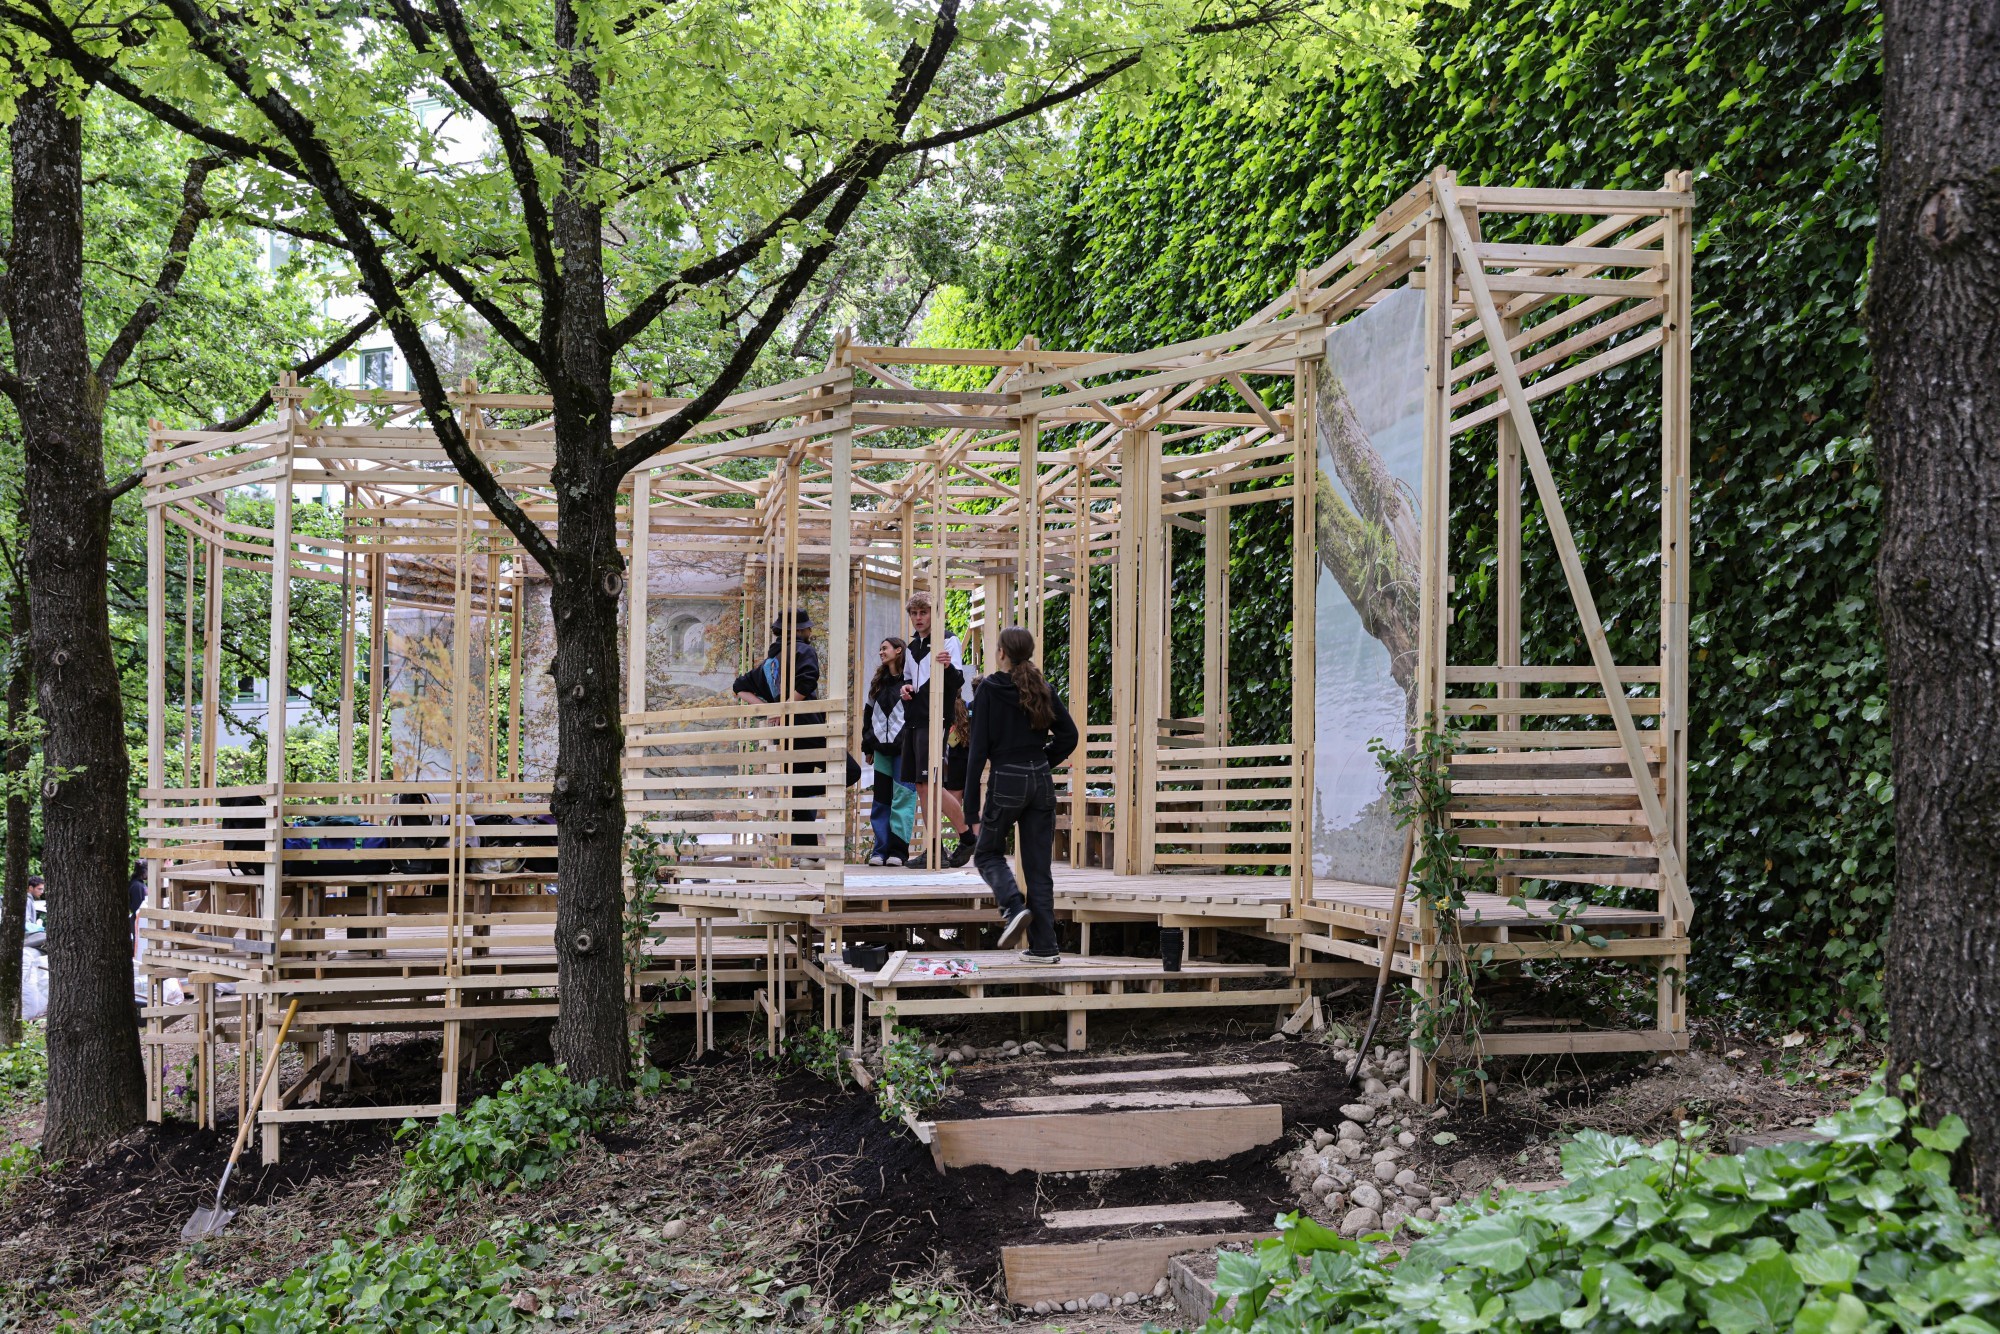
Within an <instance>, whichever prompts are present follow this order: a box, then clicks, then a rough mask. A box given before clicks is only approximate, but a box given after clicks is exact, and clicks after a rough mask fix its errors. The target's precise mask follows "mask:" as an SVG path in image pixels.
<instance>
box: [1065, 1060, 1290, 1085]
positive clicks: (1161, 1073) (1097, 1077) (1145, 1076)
mask: <svg viewBox="0 0 2000 1334" xmlns="http://www.w3.org/2000/svg"><path fill="white" fill-rule="evenodd" d="M1296 1069H1298V1067H1297V1066H1295V1065H1293V1064H1292V1063H1291V1062H1290V1061H1256V1062H1252V1063H1250V1064H1248V1065H1187V1066H1180V1067H1177V1068H1172V1069H1166V1070H1105V1071H1101V1072H1099V1073H1096V1074H1088V1075H1054V1076H1052V1077H1051V1078H1050V1079H1049V1083H1051V1084H1054V1085H1056V1086H1057V1087H1059V1088H1074V1087H1080V1086H1082V1085H1086V1084H1153V1083H1162V1082H1165V1081H1169V1080H1180V1079H1242V1078H1245V1077H1247V1076H1250V1075H1284V1074H1290V1073H1291V1072H1292V1071H1294V1070H1296Z"/></svg>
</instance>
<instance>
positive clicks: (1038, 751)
mask: <svg viewBox="0 0 2000 1334" xmlns="http://www.w3.org/2000/svg"><path fill="white" fill-rule="evenodd" d="M1049 699H1050V702H1051V703H1053V704H1054V705H1055V725H1054V726H1053V727H1052V728H1050V729H1049V730H1048V731H1046V732H1037V731H1036V730H1035V729H1034V728H1033V727H1031V726H1029V724H1028V714H1027V711H1026V710H1024V709H1023V708H1022V707H1021V691H1020V689H1019V687H1017V686H1016V685H1015V684H1014V678H1013V677H1011V676H1009V675H1007V673H1005V672H990V673H988V674H987V677H986V679H985V680H983V681H981V682H980V683H979V693H978V694H977V695H976V696H974V697H973V700H972V737H971V739H970V740H969V741H968V742H967V743H966V757H965V813H966V818H968V819H972V820H977V819H978V818H979V780H980V777H981V775H982V774H983V773H984V772H985V769H986V762H987V761H988V760H991V761H992V762H993V765H994V767H995V768H998V767H999V766H1000V765H1003V764H1027V763H1029V762H1031V761H1034V760H1043V761H1046V762H1047V763H1048V766H1049V767H1050V768H1051V769H1053V768H1055V766H1057V765H1058V764H1061V763H1062V762H1063V761H1064V760H1066V759H1068V758H1069V756H1070V752H1071V751H1073V750H1075V749H1076V724H1075V723H1074V722H1072V721H1071V720H1070V716H1069V710H1068V709H1065V708H1064V707H1063V702H1062V700H1060V699H1058V698H1056V696H1055V694H1054V692H1053V691H1052V692H1050V695H1049Z"/></svg>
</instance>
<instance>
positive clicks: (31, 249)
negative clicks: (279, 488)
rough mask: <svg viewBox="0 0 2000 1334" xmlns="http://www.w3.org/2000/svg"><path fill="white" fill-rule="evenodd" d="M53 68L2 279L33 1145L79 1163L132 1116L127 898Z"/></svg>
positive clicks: (77, 275) (85, 366)
mask: <svg viewBox="0 0 2000 1334" xmlns="http://www.w3.org/2000/svg"><path fill="white" fill-rule="evenodd" d="M60 99H61V94H60V92H59V91H57V90H56V89H55V88H54V87H53V81H51V82H50V83H49V84H44V85H43V86H42V87H40V88H30V89H28V90H26V91H24V92H23V94H22V96H21V99H20V101H19V103H18V104H17V107H16V112H15V118H14V124H13V127H12V132H11V133H12V143H13V153H14V160H13V175H14V180H13V189H14V246H13V255H12V265H11V273H10V275H9V277H10V279H11V281H9V282H8V284H7V304H8V311H7V314H8V319H9V321H10V322H11V323H12V325H13V344H14V356H15V372H16V375H17V378H18V379H19V381H20V384H19V388H18V390H17V395H18V397H17V403H18V405H19V408H20V414H21V428H22V433H23V435H24V437H25V441H26V450H25V457H26V467H25V480H26V494H27V514H28V562H27V563H28V589H29V608H30V612H31V614H32V617H33V626H32V628H31V630H30V633H29V645H30V651H31V657H32V661H33V666H34V672H35V681H36V685H37V687H38V690H39V697H40V702H41V714H42V720H43V722H44V724H45V725H46V727H47V739H46V741H45V742H44V745H43V756H44V760H45V762H46V764H47V766H48V773H47V777H46V779H45V780H44V783H43V786H42V864H43V872H44V874H45V875H46V876H47V877H48V909H49V916H48V930H49V1025H48V1038H49V1095H48V1106H47V1113H46V1121H45V1123H44V1131H43V1139H42V1149H43V1152H44V1153H45V1154H47V1155H48V1156H49V1157H51V1158H71V1159H76V1158H89V1157H92V1156H94V1155H95V1154H96V1153H97V1152H98V1151H99V1150H100V1149H102V1148H103V1147H104V1146H105V1145H106V1144H108V1143H110V1142H111V1141H112V1140H114V1139H116V1138H117V1137H118V1136H119V1135H121V1134H123V1133H124V1132H125V1131H127V1130H129V1129H131V1128H132V1127H133V1126H135V1125H137V1124H138V1123H139V1121H140V1120H141V1118H142V1117H143V1116H144V1115H145V1107H146V1104H145V1096H144V1075H143V1073H142V1068H141V1064H140V1057H139V1026H138V1022H137V1019H136V1017H135V1015H134V1013H133V1006H132V946H131V937H130V934H129V933H130V929H131V928H130V917H129V914H128V912H127V909H126V894H125V886H126V883H127V867H128V866H129V864H130V863H129V862H128V860H127V854H128V852H129V850H130V830H129V829H128V828H127V826H126V812H125V800H126V784H127V780H128V778H129V776H130V768H129V764H130V762H129V760H128V759H127V757H126V753H125V722H124V708H123V701H122V699H121V698H120V695H119V690H118V667H117V663H116V662H115V660H114V659H113V657H112V651H111V627H110V618H109V613H108V609H107V606H106V601H105V572H106V570H107V568H108V566H109V559H110V532H111V501H110V497H109V495H108V493H107V491H106V488H105V483H104V434H103V420H102V410H103V406H102V405H103V396H102V393H101V390H100V387H99V386H98V385H97V383H96V378H95V375H94V373H93V371H92V369H91V361H90V352H89V347H88V345H87V343H86V341H85V337H84V324H83V134H82V127H81V125H80V124H79V122H78V121H77V120H76V118H74V117H73V116H71V115H69V114H67V113H66V112H65V110H64V109H63V106H62V103H61V100H60Z"/></svg>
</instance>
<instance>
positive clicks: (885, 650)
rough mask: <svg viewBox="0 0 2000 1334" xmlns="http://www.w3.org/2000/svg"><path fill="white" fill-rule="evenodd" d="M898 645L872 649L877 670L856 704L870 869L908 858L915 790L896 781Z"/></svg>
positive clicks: (903, 720)
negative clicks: (868, 770) (867, 776)
mask: <svg viewBox="0 0 2000 1334" xmlns="http://www.w3.org/2000/svg"><path fill="white" fill-rule="evenodd" d="M906 647H907V645H905V644H904V643H903V641H902V640H901V639H900V638H899V637H897V636H895V635H890V636H889V637H888V638H887V639H884V640H883V641H882V646H881V648H880V649H879V650H878V652H879V653H880V655H881V659H882V665H881V666H879V667H877V668H876V669H875V679H874V680H872V681H870V682H869V683H868V697H867V698H866V699H865V700H863V701H862V703H861V707H862V710H863V712H862V715H861V753H862V754H864V755H866V756H868V759H869V764H870V766H871V767H872V768H873V770H874V774H875V787H874V792H873V797H872V800H871V801H870V803H869V806H868V825H869V828H871V829H873V830H874V831H875V846H874V847H873V848H872V849H870V851H869V853H868V864H869V865H870V866H901V865H902V864H903V862H904V861H905V860H906V859H907V858H908V857H909V855H910V833H911V830H912V828H913V827H914V825H915V822H916V810H917V791H916V789H915V788H913V787H910V786H908V785H906V784H903V783H899V782H897V781H896V780H897V773H896V770H897V768H898V767H899V764H900V762H901V760H902V756H903V729H904V727H905V726H906V725H907V716H908V715H907V709H908V706H907V705H905V704H904V703H903V651H904V649H905V648H906Z"/></svg>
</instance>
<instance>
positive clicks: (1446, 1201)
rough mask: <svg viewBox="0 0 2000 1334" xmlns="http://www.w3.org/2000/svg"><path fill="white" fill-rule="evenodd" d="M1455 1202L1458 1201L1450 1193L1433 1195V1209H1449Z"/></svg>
mask: <svg viewBox="0 0 2000 1334" xmlns="http://www.w3.org/2000/svg"><path fill="white" fill-rule="evenodd" d="M1454 1203H1456V1201H1454V1200H1453V1199H1452V1197H1451V1196H1449V1195H1433V1196H1431V1207H1432V1208H1433V1209H1449V1208H1451V1206H1452V1205H1453V1204H1454Z"/></svg>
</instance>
